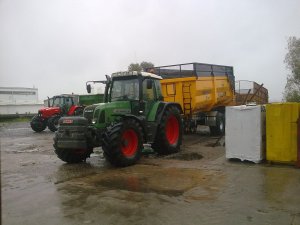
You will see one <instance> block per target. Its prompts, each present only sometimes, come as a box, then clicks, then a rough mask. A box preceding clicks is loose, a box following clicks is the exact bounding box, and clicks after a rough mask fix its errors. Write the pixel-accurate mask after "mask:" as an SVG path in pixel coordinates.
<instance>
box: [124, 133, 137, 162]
mask: <svg viewBox="0 0 300 225" xmlns="http://www.w3.org/2000/svg"><path fill="white" fill-rule="evenodd" d="M137 147H138V136H137V134H136V132H135V131H134V130H132V129H130V130H126V131H125V132H124V133H123V135H122V146H121V148H122V152H123V154H124V156H126V157H131V156H133V155H134V154H135V153H136V151H137Z"/></svg>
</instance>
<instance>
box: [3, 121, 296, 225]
mask: <svg viewBox="0 0 300 225" xmlns="http://www.w3.org/2000/svg"><path fill="white" fill-rule="evenodd" d="M0 129H1V130H0V132H1V133H0V134H1V194H2V201H1V203H2V204H1V206H2V224H24V225H25V224H31V225H33V224H39V225H40V224H118V225H120V224H122V225H126V224H130V225H133V224H149V225H153V224H157V225H158V224H164V225H165V224H172V225H176V224H180V225H182V224H238V225H241V224H262V225H265V224H272V225H274V224H280V225H281V224H288V225H296V224H298V225H299V224H300V169H296V168H294V167H292V166H283V165H268V164H253V163H246V162H239V161H229V160H226V159H225V154H224V152H225V149H224V147H223V146H222V144H223V142H222V140H221V145H218V144H217V145H216V146H215V147H212V146H214V145H215V143H216V141H217V137H209V136H208V135H207V133H206V132H203V131H201V132H200V131H198V133H197V134H194V135H189V136H184V142H183V146H182V151H181V152H180V153H179V154H175V155H169V156H166V157H157V156H156V155H153V154H151V152H150V153H147V154H145V155H144V156H143V158H142V160H141V161H140V162H139V163H138V164H137V165H134V166H131V167H127V168H115V167H112V166H110V165H109V164H108V163H107V162H106V161H105V160H104V158H103V156H102V151H101V148H97V149H95V153H94V154H92V156H91V158H90V159H88V160H87V162H86V163H81V164H76V165H69V164H65V163H64V162H62V161H61V160H59V159H58V158H57V157H56V155H55V153H54V152H53V147H52V143H53V141H52V138H53V133H52V132H50V131H49V130H46V131H44V132H42V133H34V132H33V131H32V130H31V129H30V127H29V124H28V123H24V122H19V123H10V124H2V125H1V128H0Z"/></svg>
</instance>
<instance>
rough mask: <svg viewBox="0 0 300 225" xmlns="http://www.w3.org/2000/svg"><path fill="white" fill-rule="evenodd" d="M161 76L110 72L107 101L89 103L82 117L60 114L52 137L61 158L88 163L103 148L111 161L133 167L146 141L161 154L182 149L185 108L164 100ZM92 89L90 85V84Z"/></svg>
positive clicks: (88, 88)
mask: <svg viewBox="0 0 300 225" xmlns="http://www.w3.org/2000/svg"><path fill="white" fill-rule="evenodd" d="M160 79H162V78H161V77H160V76H157V75H155V74H152V73H147V72H136V71H134V72H119V73H114V74H112V76H111V77H110V76H106V81H92V82H94V83H95V82H100V83H105V84H106V86H105V95H104V103H99V104H94V105H91V106H87V107H86V108H85V109H84V112H83V117H62V118H61V119H60V120H59V128H58V131H57V132H56V133H55V137H54V145H53V146H54V148H55V153H56V154H57V156H58V157H59V158H60V159H61V160H63V161H65V162H67V163H78V162H82V161H85V160H86V158H88V157H89V156H90V154H91V153H92V152H93V148H94V147H99V146H101V147H102V149H103V154H104V157H105V158H106V160H107V161H109V162H110V163H111V164H112V165H115V166H129V165H133V164H135V163H136V162H137V161H138V160H139V159H140V157H141V154H142V150H143V146H144V144H148V145H149V144H151V147H152V148H153V150H154V151H156V152H157V153H159V154H169V153H175V152H178V151H179V149H180V145H181V143H182V130H183V128H182V119H181V114H182V109H181V106H180V105H179V104H178V103H172V102H163V96H162V92H161V85H160V81H159V80H160ZM87 91H88V92H89V93H90V91H91V84H90V83H89V82H87Z"/></svg>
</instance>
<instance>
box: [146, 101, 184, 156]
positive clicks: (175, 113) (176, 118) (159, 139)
mask: <svg viewBox="0 0 300 225" xmlns="http://www.w3.org/2000/svg"><path fill="white" fill-rule="evenodd" d="M181 142H182V122H181V117H180V113H179V110H178V109H177V108H176V107H169V108H167V109H166V110H165V112H164V114H163V116H162V118H161V121H160V126H159V127H158V131H157V134H156V138H155V141H154V143H153V144H152V148H153V149H154V151H156V152H157V153H159V154H170V153H175V152H178V151H179V149H180V145H181Z"/></svg>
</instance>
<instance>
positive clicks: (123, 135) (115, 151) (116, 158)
mask: <svg viewBox="0 0 300 225" xmlns="http://www.w3.org/2000/svg"><path fill="white" fill-rule="evenodd" d="M142 148H143V131H142V127H141V126H140V125H139V123H138V122H137V121H135V120H134V119H125V120H123V121H122V122H120V123H117V124H114V125H112V126H110V127H108V128H107V130H106V132H105V133H104V134H103V145H102V149H103V152H104V157H105V158H106V159H107V160H108V161H109V162H110V163H111V164H112V165H114V166H130V165H133V164H135V163H136V162H137V161H138V160H139V159H140V157H141V152H142Z"/></svg>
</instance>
